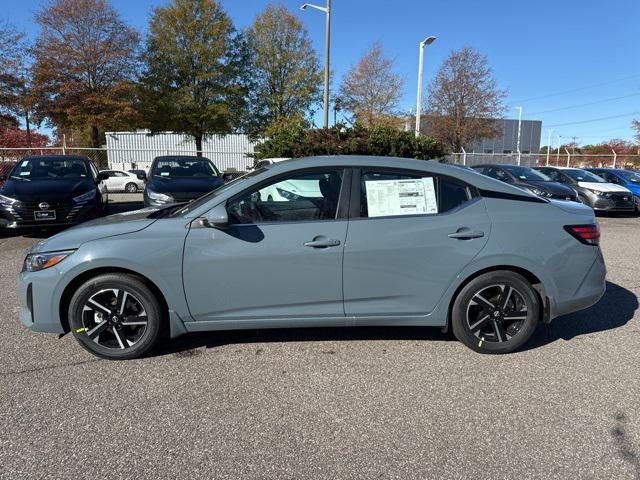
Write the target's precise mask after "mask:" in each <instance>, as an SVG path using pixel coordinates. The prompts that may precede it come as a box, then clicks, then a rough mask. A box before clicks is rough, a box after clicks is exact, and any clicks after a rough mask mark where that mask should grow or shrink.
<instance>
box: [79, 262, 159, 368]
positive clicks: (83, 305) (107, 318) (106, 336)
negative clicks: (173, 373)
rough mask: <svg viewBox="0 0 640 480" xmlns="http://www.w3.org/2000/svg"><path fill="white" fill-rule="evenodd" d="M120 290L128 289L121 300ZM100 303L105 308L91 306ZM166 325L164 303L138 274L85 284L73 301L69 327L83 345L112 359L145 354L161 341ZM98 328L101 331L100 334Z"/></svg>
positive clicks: (105, 277) (115, 275)
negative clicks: (111, 298)
mask: <svg viewBox="0 0 640 480" xmlns="http://www.w3.org/2000/svg"><path fill="white" fill-rule="evenodd" d="M116 291H118V292H126V295H125V294H124V293H123V294H122V297H123V300H124V301H122V302H121V301H120V299H121V297H120V296H119V294H118V293H116ZM111 296H113V297H114V298H115V303H113V302H112V301H111V302H110V301H109V299H110V297H111ZM90 299H91V300H92V301H93V302H90ZM96 303H98V305H97V306H99V307H101V308H94V307H92V306H88V305H96ZM118 303H120V306H118V305H117V304H118ZM110 304H111V305H110ZM105 305H107V307H109V308H110V309H112V310H113V311H112V313H111V314H108V313H106V310H107V309H106V307H105ZM112 307H113V308H112ZM120 307H122V308H121V310H120V312H117V311H116V308H120ZM132 313H137V315H132ZM141 313H144V314H145V316H142V315H141ZM114 317H119V318H114ZM136 320H138V321H136ZM145 320H146V323H145V324H144V325H143V323H144V322H145ZM103 322H106V325H103ZM127 322H128V323H127ZM132 324H136V325H132ZM162 325H163V310H162V307H161V306H160V302H159V301H158V299H157V298H156V296H155V295H154V293H153V292H152V291H151V290H150V289H149V288H148V287H147V286H146V285H145V284H144V283H143V282H142V281H141V280H140V279H139V278H137V277H135V276H134V275H129V274H120V273H113V274H112V273H108V274H104V275H98V276H96V277H94V278H92V279H90V280H88V281H86V282H85V283H83V284H82V285H81V286H80V288H78V289H77V291H76V293H75V294H74V295H73V297H72V298H71V302H70V303H69V326H70V328H71V332H72V333H73V336H74V337H75V338H76V340H77V341H78V343H80V345H82V347H83V348H85V349H86V350H88V351H89V352H91V353H93V354H94V355H96V356H98V357H101V358H106V359H109V360H127V359H131V358H138V357H141V356H143V355H145V354H146V353H148V352H149V351H150V350H151V349H152V348H153V347H154V346H155V345H156V344H157V343H158V341H159V340H160V338H161V336H162ZM95 331H98V333H97V336H96V333H95ZM92 332H93V333H92ZM90 335H92V336H93V338H92V336H90ZM96 338H97V340H96ZM130 339H131V340H130ZM130 343H131V345H129V344H130Z"/></svg>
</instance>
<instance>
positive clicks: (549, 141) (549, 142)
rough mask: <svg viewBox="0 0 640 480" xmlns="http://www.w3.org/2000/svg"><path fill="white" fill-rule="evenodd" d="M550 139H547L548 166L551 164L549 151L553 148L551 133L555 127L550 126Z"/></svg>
mask: <svg viewBox="0 0 640 480" xmlns="http://www.w3.org/2000/svg"><path fill="white" fill-rule="evenodd" d="M548 130H549V139H548V140H547V167H548V166H549V152H550V150H551V134H552V133H553V128H549V129H548Z"/></svg>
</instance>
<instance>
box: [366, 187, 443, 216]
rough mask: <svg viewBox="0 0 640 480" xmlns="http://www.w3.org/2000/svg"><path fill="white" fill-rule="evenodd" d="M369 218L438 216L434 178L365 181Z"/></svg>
mask: <svg viewBox="0 0 640 480" xmlns="http://www.w3.org/2000/svg"><path fill="white" fill-rule="evenodd" d="M365 189H366V192H367V209H368V212H369V217H387V216H392V215H424V214H429V213H438V203H437V201H436V189H435V185H434V183H433V177H428V178H417V179H406V180H366V181H365Z"/></svg>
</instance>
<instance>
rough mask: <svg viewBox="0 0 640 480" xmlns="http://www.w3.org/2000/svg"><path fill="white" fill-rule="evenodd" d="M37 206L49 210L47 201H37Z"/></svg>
mask: <svg viewBox="0 0 640 480" xmlns="http://www.w3.org/2000/svg"><path fill="white" fill-rule="evenodd" d="M38 207H40V210H49V204H48V203H47V202H41V203H39V204H38Z"/></svg>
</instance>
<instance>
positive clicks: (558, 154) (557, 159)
mask: <svg viewBox="0 0 640 480" xmlns="http://www.w3.org/2000/svg"><path fill="white" fill-rule="evenodd" d="M556 136H557V137H558V153H557V154H556V166H558V162H559V161H560V135H556Z"/></svg>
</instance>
